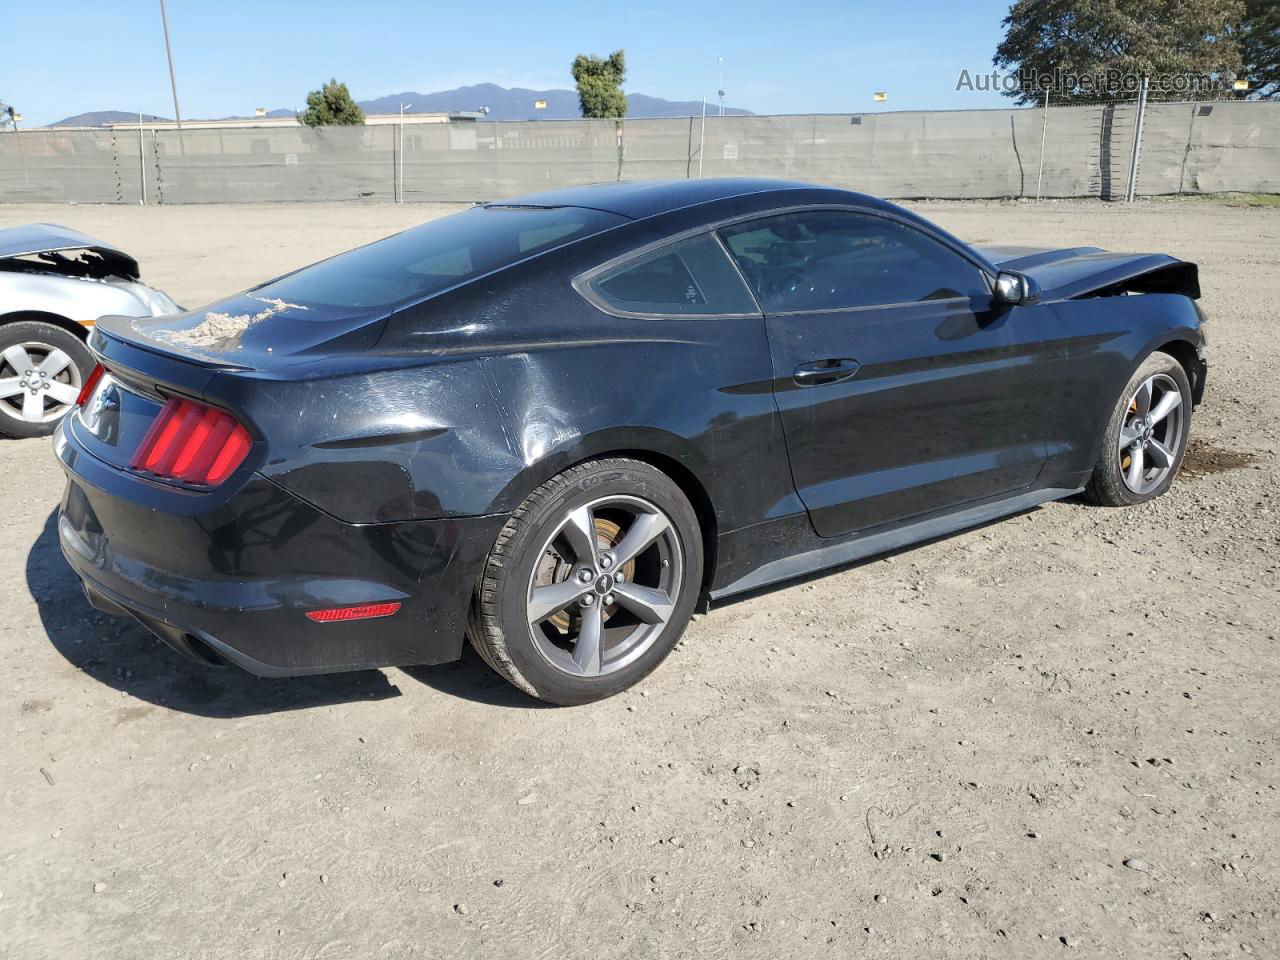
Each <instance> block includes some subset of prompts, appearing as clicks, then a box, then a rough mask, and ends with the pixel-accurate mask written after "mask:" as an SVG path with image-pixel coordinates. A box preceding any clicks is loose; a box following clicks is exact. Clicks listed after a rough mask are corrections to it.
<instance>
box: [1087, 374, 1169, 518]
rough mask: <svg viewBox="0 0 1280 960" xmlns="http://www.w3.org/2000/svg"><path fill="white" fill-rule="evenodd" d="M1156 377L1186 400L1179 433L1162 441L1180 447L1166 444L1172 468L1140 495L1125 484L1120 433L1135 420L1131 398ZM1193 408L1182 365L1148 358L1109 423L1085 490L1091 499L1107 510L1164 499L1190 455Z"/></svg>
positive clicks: (1119, 399) (1121, 397)
mask: <svg viewBox="0 0 1280 960" xmlns="http://www.w3.org/2000/svg"><path fill="white" fill-rule="evenodd" d="M1153 377H1156V378H1163V380H1164V382H1166V383H1167V382H1168V381H1172V383H1173V384H1174V385H1176V387H1177V390H1178V392H1179V394H1181V397H1182V400H1181V404H1180V406H1179V412H1180V415H1179V417H1178V419H1177V424H1176V429H1175V428H1174V427H1172V426H1171V427H1169V428H1167V429H1168V430H1169V431H1171V432H1172V435H1166V436H1164V437H1163V438H1162V439H1163V440H1164V441H1173V442H1175V443H1176V447H1175V446H1172V445H1170V444H1169V443H1167V442H1166V443H1165V449H1168V450H1170V451H1171V452H1172V454H1173V459H1172V467H1171V468H1169V469H1168V470H1167V472H1166V473H1165V474H1164V475H1163V476H1162V477H1160V478H1159V480H1158V482H1153V484H1152V486H1151V487H1150V489H1145V490H1142V491H1141V492H1136V491H1134V490H1133V489H1131V488H1130V486H1129V485H1128V484H1127V483H1126V481H1125V477H1124V473H1125V468H1126V466H1127V463H1126V461H1125V452H1124V451H1122V450H1121V447H1120V431H1121V430H1122V429H1124V428H1125V427H1126V422H1127V421H1128V420H1130V419H1131V417H1132V416H1133V411H1134V407H1133V406H1131V404H1130V400H1131V398H1133V396H1134V394H1135V392H1136V391H1137V390H1138V388H1139V387H1140V386H1141V385H1142V384H1143V383H1144V382H1146V381H1148V380H1150V379H1151V378H1153ZM1191 405H1192V401H1191V382H1190V381H1189V380H1188V379H1187V372H1186V370H1184V369H1183V368H1182V364H1180V363H1179V362H1178V361H1177V360H1176V359H1174V358H1173V357H1171V356H1169V354H1167V353H1153V354H1151V355H1150V356H1149V357H1147V359H1146V360H1144V361H1143V362H1142V365H1141V366H1139V367H1138V369H1137V370H1136V371H1135V372H1134V374H1133V376H1132V377H1130V378H1129V382H1128V383H1127V384H1125V388H1124V390H1123V392H1122V393H1121V394H1120V396H1119V397H1118V398H1117V400H1116V405H1115V409H1114V410H1112V412H1111V419H1110V420H1108V421H1107V430H1106V434H1105V435H1104V436H1103V440H1102V452H1101V454H1100V455H1099V457H1098V463H1097V465H1096V466H1095V467H1094V468H1093V475H1092V476H1091V477H1090V479H1089V484H1088V486H1087V487H1086V488H1085V493H1086V495H1087V496H1088V497H1089V499H1090V500H1092V501H1093V502H1094V503H1096V504H1098V505H1099V506H1104V507H1130V506H1135V505H1136V504H1139V503H1146V502H1147V501H1148V500H1154V499H1155V498H1156V497H1159V496H1162V495H1163V494H1164V493H1165V492H1166V491H1167V490H1168V489H1169V487H1170V485H1171V484H1172V483H1173V481H1174V478H1175V477H1177V475H1178V471H1179V470H1180V469H1181V468H1182V459H1183V456H1184V455H1185V454H1186V451H1187V437H1188V436H1189V435H1190V432H1191Z"/></svg>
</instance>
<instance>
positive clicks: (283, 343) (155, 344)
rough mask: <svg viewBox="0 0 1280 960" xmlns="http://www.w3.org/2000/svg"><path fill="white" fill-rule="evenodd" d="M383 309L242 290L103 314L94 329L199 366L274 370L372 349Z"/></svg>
mask: <svg viewBox="0 0 1280 960" xmlns="http://www.w3.org/2000/svg"><path fill="white" fill-rule="evenodd" d="M386 317H387V314H386V311H382V310H361V309H359V308H351V307H332V306H325V305H320V304H310V305H305V306H304V305H302V304H297V303H289V302H287V301H285V300H281V299H279V298H276V297H267V296H260V295H257V294H254V293H251V292H249V293H241V294H237V295H235V296H233V297H228V298H226V299H225V300H220V301H218V302H217V303H214V304H211V305H210V306H208V307H202V308H200V309H199V310H191V311H187V312H186V313H179V314H175V315H172V316H165V317H103V318H102V319H101V320H99V321H98V325H99V329H101V330H103V332H104V333H105V334H106V335H107V336H108V337H111V338H113V339H118V340H121V341H124V342H129V343H132V344H134V345H136V346H137V347H139V348H141V349H145V350H149V351H152V352H158V353H162V354H168V355H172V356H176V357H181V358H183V359H184V360H187V361H189V362H191V363H195V364H198V365H200V366H203V367H218V368H225V369H241V370H244V369H254V370H264V369H274V368H277V367H281V366H285V365H288V364H291V363H299V362H304V361H307V360H312V359H315V358H316V357H317V356H325V355H332V354H335V353H343V352H353V351H361V350H368V349H370V348H371V347H372V346H373V345H374V344H375V343H377V341H378V337H379V336H380V334H381V332H382V328H383V325H384V324H385V321H386Z"/></svg>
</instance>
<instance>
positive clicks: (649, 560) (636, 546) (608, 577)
mask: <svg viewBox="0 0 1280 960" xmlns="http://www.w3.org/2000/svg"><path fill="white" fill-rule="evenodd" d="M683 564H684V558H683V555H682V553H681V550H680V538H679V536H678V535H677V533H676V529H675V525H674V524H673V523H672V522H671V519H670V518H669V517H668V516H667V515H666V514H665V513H663V512H662V510H661V509H659V508H658V507H657V506H656V505H655V504H653V503H650V502H649V501H647V500H644V499H642V498H640V497H633V496H610V497H601V498H600V499H599V500H594V501H592V502H591V503H589V504H587V505H585V506H581V507H577V508H575V509H574V510H573V511H572V512H570V513H569V514H568V515H567V516H565V517H562V518H561V520H560V523H559V524H558V525H557V526H556V528H555V530H554V531H553V532H552V533H551V535H550V536H549V537H548V538H547V539H546V542H545V543H544V544H543V545H542V548H541V550H540V551H539V562H538V563H537V564H536V565H535V567H534V570H533V573H532V574H531V575H530V578H529V589H528V596H527V603H526V610H527V613H528V620H529V632H530V636H531V637H532V638H533V642H534V647H535V648H536V649H537V650H538V652H539V653H540V654H541V655H542V656H543V657H545V658H546V660H547V661H548V662H549V663H550V664H551V665H552V666H554V667H556V668H557V669H558V670H562V671H564V672H565V673H568V674H571V675H573V676H576V677H599V676H603V675H605V674H609V673H613V672H614V671H616V670H621V669H622V668H623V667H625V666H627V665H628V664H630V663H633V662H635V660H636V658H638V657H639V656H641V655H642V654H643V653H644V652H645V651H646V650H648V649H649V648H650V647H651V646H653V644H654V642H655V641H656V640H657V639H658V637H659V636H660V635H661V633H662V631H663V628H664V627H666V625H667V622H668V621H669V620H670V619H671V615H672V612H673V611H674V610H675V607H676V603H677V601H678V600H679V595H680V583H681V577H682V574H683Z"/></svg>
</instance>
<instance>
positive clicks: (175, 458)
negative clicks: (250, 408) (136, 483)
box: [129, 399, 252, 487]
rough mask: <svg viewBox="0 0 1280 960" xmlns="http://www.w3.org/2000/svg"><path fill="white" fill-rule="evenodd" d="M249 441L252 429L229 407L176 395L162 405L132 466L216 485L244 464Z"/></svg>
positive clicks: (170, 477)
mask: <svg viewBox="0 0 1280 960" xmlns="http://www.w3.org/2000/svg"><path fill="white" fill-rule="evenodd" d="M251 445H252V441H251V440H250V439H249V431H248V430H246V429H245V428H244V427H243V426H242V425H241V424H240V423H239V422H237V421H236V419H235V417H233V416H231V414H229V413H227V412H226V411H224V410H219V409H218V408H217V407H209V406H205V405H204V404H203V403H196V402H195V401H194V400H182V399H173V400H169V401H167V402H166V403H165V405H164V406H163V407H161V408H160V413H159V414H158V415H157V416H156V418H155V420H154V421H153V422H152V424H151V427H150V428H149V429H148V430H147V434H146V436H144V437H143V438H142V443H140V444H139V445H138V451H137V453H135V454H134V455H133V461H132V462H131V463H130V464H129V465H130V466H131V467H132V468H133V469H134V470H142V471H144V472H146V473H149V474H152V475H153V476H155V477H158V478H160V479H162V480H176V481H178V482H179V483H192V484H196V485H198V486H202V487H216V486H217V485H218V484H220V483H222V481H223V480H226V479H227V477H229V476H231V474H232V472H234V471H235V469H236V467H238V466H240V464H242V463H244V458H245V457H246V456H248V454H249V447H250V446H251Z"/></svg>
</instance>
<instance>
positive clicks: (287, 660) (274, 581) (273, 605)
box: [55, 431, 505, 677]
mask: <svg viewBox="0 0 1280 960" xmlns="http://www.w3.org/2000/svg"><path fill="white" fill-rule="evenodd" d="M55 449H56V450H57V452H58V456H59V459H60V460H61V461H62V464H63V467H64V469H65V471H66V473H67V475H68V483H67V488H66V491H65V493H64V496H63V501H62V506H61V509H60V511H59V516H58V539H59V543H60V545H61V547H62V552H63V554H64V555H65V556H66V558H67V561H68V563H70V565H71V567H72V569H73V570H75V572H76V573H77V574H78V575H79V576H80V578H81V579H82V580H83V581H84V584H85V589H86V592H87V593H88V594H89V596H90V600H91V601H92V602H93V603H94V605H95V606H97V607H99V608H100V609H105V610H108V611H109V612H112V613H120V612H124V613H128V614H130V615H131V616H133V617H135V618H136V619H138V620H139V621H140V622H141V623H143V624H144V625H145V626H146V627H147V628H148V629H150V630H151V631H152V632H153V633H155V634H156V635H157V636H159V637H160V638H161V639H162V640H164V641H165V642H166V643H168V644H169V645H170V646H172V647H174V648H175V649H178V650H179V651H181V652H183V653H184V654H186V655H188V656H191V657H193V658H194V659H197V660H201V661H203V662H208V663H217V662H219V661H221V660H225V661H227V662H229V663H232V664H235V665H237V666H239V667H242V668H243V669H245V670H247V671H249V672H250V673H254V674H258V675H260V676H273V677H279V676H298V675H304V674H313V673H333V672H340V671H346V670H363V669H370V668H375V667H385V666H402V665H409V664H430V663H443V662H446V661H449V660H455V659H457V658H458V656H459V655H460V653H461V649H462V642H463V635H464V628H465V620H466V615H467V609H468V605H469V603H470V598H471V592H472V590H473V588H474V585H475V583H476V579H477V577H478V576H479V573H480V567H481V564H482V563H483V560H484V556H485V554H486V553H487V551H488V549H489V547H490V546H491V545H492V544H493V541H494V539H495V538H496V537H497V534H498V531H499V529H500V528H501V527H502V524H503V523H504V522H505V518H504V517H501V516H490V517H468V518H455V519H444V520H416V521H406V522H400V523H376V524H349V523H344V522H342V521H340V520H336V519H334V518H333V517H331V516H329V515H328V514H325V513H323V512H321V511H320V510H317V509H316V508H315V507H312V506H311V505H309V504H307V503H306V502H304V501H302V500H300V499H298V498H297V497H295V496H294V495H292V494H290V493H288V492H286V491H285V490H283V489H281V488H280V487H278V486H277V485H275V484H273V483H271V482H270V481H268V480H266V479H264V478H262V477H260V476H257V475H254V476H252V477H251V479H250V480H249V481H248V482H247V483H246V484H245V486H244V487H243V488H242V489H241V490H239V491H238V492H237V493H236V494H235V495H234V496H232V497H231V498H230V499H228V500H225V501H223V502H221V503H220V504H219V505H217V506H212V507H211V508H210V509H209V510H208V511H207V512H201V511H200V510H199V509H198V508H196V507H195V505H194V504H193V505H191V506H190V509H188V510H184V511H182V512H175V511H170V510H165V509H163V508H162V507H160V506H158V504H161V503H164V502H165V497H164V496H163V494H165V493H166V492H165V491H157V493H158V494H161V496H158V497H157V498H156V499H155V502H154V503H152V502H148V499H149V498H148V489H147V487H146V486H145V485H143V486H134V487H129V488H128V489H127V490H124V491H123V492H122V490H121V484H135V485H136V484H139V483H142V481H138V480H137V479H136V478H132V477H127V476H124V475H122V474H121V473H120V472H119V471H115V470H113V469H112V468H110V467H109V466H107V465H106V464H104V463H101V462H100V461H97V460H95V459H94V458H92V457H91V456H90V455H89V454H88V453H86V452H85V451H84V450H83V449H82V448H80V447H79V446H78V444H76V442H75V441H74V439H72V438H70V437H68V436H67V435H66V432H65V431H62V432H60V436H59V437H58V442H56V443H55ZM113 488H114V489H113ZM383 601H399V602H400V603H401V607H400V609H399V611H398V612H397V613H395V614H394V615H392V616H389V617H382V618H379V619H373V620H356V621H348V622H335V623H316V622H314V621H312V620H310V619H308V618H307V617H306V615H305V614H306V611H308V610H317V609H323V608H328V607H341V606H351V605H356V604H365V603H377V602H383Z"/></svg>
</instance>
